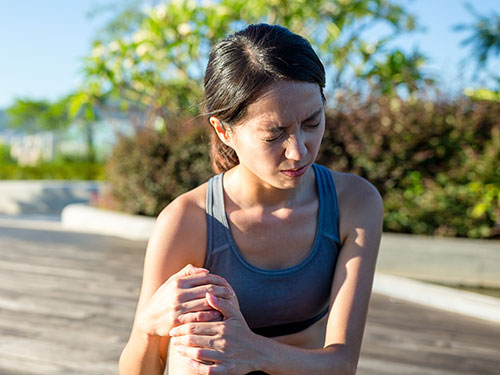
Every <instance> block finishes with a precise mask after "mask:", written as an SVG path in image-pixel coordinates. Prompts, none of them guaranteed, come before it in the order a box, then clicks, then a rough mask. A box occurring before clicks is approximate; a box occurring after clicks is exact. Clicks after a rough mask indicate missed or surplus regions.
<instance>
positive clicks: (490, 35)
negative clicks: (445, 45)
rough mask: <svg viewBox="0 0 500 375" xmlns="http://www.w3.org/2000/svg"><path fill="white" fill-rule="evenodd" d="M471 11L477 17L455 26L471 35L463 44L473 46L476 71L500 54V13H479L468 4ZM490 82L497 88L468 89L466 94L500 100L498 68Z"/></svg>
mask: <svg viewBox="0 0 500 375" xmlns="http://www.w3.org/2000/svg"><path fill="white" fill-rule="evenodd" d="M467 8H468V9H469V12H470V13H471V14H472V15H473V16H474V17H475V21H474V22H473V23H470V24H460V25H457V26H455V30H456V31H468V32H469V36H468V37H467V38H466V39H464V40H463V41H462V45H464V46H471V49H472V53H471V57H470V58H471V59H472V61H474V62H475V64H476V73H477V72H479V71H484V70H485V69H486V67H487V63H488V61H489V60H490V59H492V58H493V59H494V58H498V57H499V56H500V15H499V14H497V13H492V14H489V15H482V14H479V13H478V12H477V11H476V10H475V9H474V8H473V7H472V5H470V4H468V5H467ZM490 82H495V83H496V89H495V88H481V89H477V90H473V89H467V90H465V95H467V96H469V97H471V98H472V99H477V100H490V101H496V102H500V75H498V70H497V71H495V72H493V73H492V77H491V79H490Z"/></svg>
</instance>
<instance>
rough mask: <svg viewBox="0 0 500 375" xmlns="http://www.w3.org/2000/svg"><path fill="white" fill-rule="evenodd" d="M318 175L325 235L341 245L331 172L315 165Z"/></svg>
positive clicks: (336, 203) (335, 192) (317, 183)
mask: <svg viewBox="0 0 500 375" xmlns="http://www.w3.org/2000/svg"><path fill="white" fill-rule="evenodd" d="M313 168H314V171H315V175H316V185H317V187H318V195H319V200H320V202H321V205H323V214H322V216H323V217H321V218H320V220H321V221H322V229H323V235H325V236H327V237H330V238H331V239H332V240H334V241H335V242H337V243H338V244H340V235H339V233H340V231H339V211H338V202H337V191H336V189H335V183H334V181H333V178H332V173H331V172H330V170H329V169H328V168H326V167H324V166H322V165H319V164H313Z"/></svg>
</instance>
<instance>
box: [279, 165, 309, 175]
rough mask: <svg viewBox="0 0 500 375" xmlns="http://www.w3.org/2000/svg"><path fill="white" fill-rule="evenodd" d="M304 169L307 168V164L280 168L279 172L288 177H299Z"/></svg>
mask: <svg viewBox="0 0 500 375" xmlns="http://www.w3.org/2000/svg"><path fill="white" fill-rule="evenodd" d="M306 169H307V164H306V165H304V166H302V167H300V168H294V169H285V170H282V171H281V172H282V173H283V174H285V175H286V176H289V177H299V176H302V175H303V174H304V173H305V172H306Z"/></svg>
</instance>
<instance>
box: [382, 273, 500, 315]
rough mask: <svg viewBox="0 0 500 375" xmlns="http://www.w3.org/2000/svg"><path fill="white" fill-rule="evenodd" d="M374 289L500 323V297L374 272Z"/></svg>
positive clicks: (411, 300) (388, 294)
mask: <svg viewBox="0 0 500 375" xmlns="http://www.w3.org/2000/svg"><path fill="white" fill-rule="evenodd" d="M373 292H374V293H378V294H383V295H385V296H388V297H393V298H397V299H402V300H405V301H408V302H413V303H418V304H421V305H425V306H429V307H434V308H436V309H440V310H445V311H450V312H453V313H458V314H463V315H467V316H470V317H474V318H478V319H483V320H487V321H490V322H493V323H499V324H500V299H498V298H495V297H490V296H486V295H482V294H478V293H472V292H467V291H463V290H456V289H453V288H448V287H445V286H439V285H432V284H427V283H424V282H422V281H417V280H411V279H407V278H403V277H399V276H392V275H386V274H381V273H378V272H377V273H375V279H374V282H373Z"/></svg>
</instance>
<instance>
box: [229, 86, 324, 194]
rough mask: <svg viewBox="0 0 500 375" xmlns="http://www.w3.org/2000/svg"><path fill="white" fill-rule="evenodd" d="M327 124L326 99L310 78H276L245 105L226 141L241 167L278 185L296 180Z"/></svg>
mask: <svg viewBox="0 0 500 375" xmlns="http://www.w3.org/2000/svg"><path fill="white" fill-rule="evenodd" d="M324 129H325V114H324V104H323V100H322V97H321V92H320V89H319V86H318V85H317V84H314V83H307V82H296V81H278V82H276V83H273V84H271V85H270V86H269V87H268V88H267V90H265V91H264V93H263V95H262V96H261V97H260V98H259V99H258V100H257V101H255V102H254V103H252V104H251V105H249V107H248V108H247V114H246V115H245V117H244V119H243V120H241V121H240V123H239V124H237V125H236V126H233V127H232V129H231V131H230V134H229V139H228V142H229V143H230V146H231V147H233V149H234V150H235V151H236V154H237V155H238V158H239V160H240V167H242V168H245V169H246V171H245V172H251V173H252V174H253V175H255V176H257V177H258V178H259V179H260V180H262V181H263V182H265V183H267V184H269V185H271V186H273V187H275V188H280V189H288V188H293V187H296V186H298V185H299V184H300V183H301V181H302V179H303V178H304V176H305V174H306V172H307V171H308V170H309V169H310V168H311V164H312V163H313V162H314V161H315V160H316V156H317V154H318V150H319V146H320V143H321V139H322V137H323V133H324Z"/></svg>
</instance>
